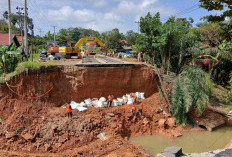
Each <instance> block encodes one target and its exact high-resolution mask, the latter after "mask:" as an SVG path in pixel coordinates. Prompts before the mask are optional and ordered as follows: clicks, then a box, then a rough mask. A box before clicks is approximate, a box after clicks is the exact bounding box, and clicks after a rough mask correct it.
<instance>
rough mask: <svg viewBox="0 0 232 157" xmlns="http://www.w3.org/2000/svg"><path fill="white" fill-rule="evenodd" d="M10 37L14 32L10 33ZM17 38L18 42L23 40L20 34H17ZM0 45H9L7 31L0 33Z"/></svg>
mask: <svg viewBox="0 0 232 157" xmlns="http://www.w3.org/2000/svg"><path fill="white" fill-rule="evenodd" d="M11 36H12V39H13V37H14V36H15V34H12V35H11ZM17 39H18V41H19V43H22V42H23V37H22V36H17ZM0 45H10V44H9V34H8V33H0Z"/></svg>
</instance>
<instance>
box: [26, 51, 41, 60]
mask: <svg viewBox="0 0 232 157" xmlns="http://www.w3.org/2000/svg"><path fill="white" fill-rule="evenodd" d="M39 55H40V54H39V53H35V54H33V61H34V62H35V61H39V59H40V57H39ZM28 60H29V61H32V54H30V57H29V58H28Z"/></svg>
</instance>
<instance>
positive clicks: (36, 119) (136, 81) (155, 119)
mask: <svg viewBox="0 0 232 157" xmlns="http://www.w3.org/2000/svg"><path fill="white" fill-rule="evenodd" d="M17 79H18V80H17ZM17 79H15V80H14V79H13V80H12V81H11V82H10V84H11V85H20V86H19V87H16V88H15V92H17V93H18V94H20V95H23V97H24V98H23V97H20V96H18V95H17V94H14V93H12V92H11V91H10V90H9V89H8V88H7V87H6V86H2V88H1V90H0V97H1V100H0V115H1V118H2V119H3V124H0V143H1V145H0V155H4V156H12V155H17V156H25V154H26V155H28V156H64V155H66V156H99V157H100V156H101V157H102V156H103V157H104V156H115V157H116V156H135V157H136V156H137V157H141V156H150V155H149V154H147V153H146V151H145V150H143V149H142V148H141V147H139V146H135V145H133V144H131V143H130V142H129V140H128V139H129V138H130V137H132V136H139V135H152V134H163V135H166V136H169V137H176V136H179V135H181V132H182V131H183V130H184V129H183V128H182V127H181V126H178V125H175V122H174V120H173V118H172V117H171V115H170V113H169V111H168V105H166V103H165V102H164V101H161V97H160V95H159V94H158V93H155V94H153V93H154V92H157V85H156V84H157V82H156V81H157V80H156V77H155V75H154V73H151V72H149V71H148V70H147V69H146V68H144V67H142V68H139V69H137V70H136V69H134V68H129V69H117V68H116V69H115V68H108V69H101V68H99V69H88V70H86V69H79V70H78V71H72V72H65V71H62V70H59V69H58V71H55V72H54V71H49V70H47V72H46V73H42V74H31V75H26V76H23V77H21V78H17ZM19 82H20V83H19ZM51 86H53V90H52V91H51V92H50V93H49V94H48V95H45V96H44V97H42V98H40V99H38V100H36V101H35V100H31V99H28V100H27V99H25V98H28V97H29V96H36V95H37V94H38V93H39V94H42V93H44V92H46V91H47V90H48V89H49V88H50V87H51ZM131 91H143V92H145V95H146V97H148V96H150V97H149V98H147V99H145V100H143V102H144V111H143V115H142V116H138V117H137V118H135V117H133V115H132V114H131V112H130V110H131V105H123V106H119V107H112V108H91V107H90V108H88V110H87V111H86V112H78V111H77V110H75V111H73V115H74V117H73V119H68V118H67V117H65V109H63V108H60V107H56V106H60V105H61V104H63V103H64V102H67V101H68V100H75V101H80V100H83V99H85V98H88V97H90V98H91V97H100V96H107V95H108V94H109V92H110V93H112V94H114V95H115V97H118V96H122V95H123V94H126V93H129V92H131ZM81 94H82V95H81ZM152 94H153V95H152ZM136 107H137V109H138V107H139V106H138V104H137V105H136ZM160 108H162V109H163V110H164V111H165V112H162V111H161V110H160ZM164 113H166V114H164ZM102 132H105V133H106V134H107V139H106V140H101V139H98V138H97V135H98V134H99V133H102Z"/></svg>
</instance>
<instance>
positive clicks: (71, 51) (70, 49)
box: [59, 37, 106, 58]
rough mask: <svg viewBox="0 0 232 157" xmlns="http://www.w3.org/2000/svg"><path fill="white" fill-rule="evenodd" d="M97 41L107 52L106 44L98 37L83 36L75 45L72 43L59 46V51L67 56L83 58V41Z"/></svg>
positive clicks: (103, 50)
mask: <svg viewBox="0 0 232 157" xmlns="http://www.w3.org/2000/svg"><path fill="white" fill-rule="evenodd" d="M89 42H91V43H93V42H94V43H97V44H98V45H100V46H101V51H102V52H105V53H106V48H105V46H104V44H103V43H102V42H101V41H100V40H99V39H98V38H97V37H88V38H81V39H80V40H79V41H78V42H77V43H76V44H75V45H74V46H73V45H72V44H69V46H66V47H59V53H61V54H62V53H63V54H65V58H71V56H78V58H81V57H82V55H81V50H80V46H81V45H82V44H83V43H89Z"/></svg>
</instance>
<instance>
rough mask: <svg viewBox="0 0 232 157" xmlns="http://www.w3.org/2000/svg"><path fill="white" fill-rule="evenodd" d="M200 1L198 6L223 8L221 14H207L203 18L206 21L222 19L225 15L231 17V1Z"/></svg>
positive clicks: (209, 9)
mask: <svg viewBox="0 0 232 157" xmlns="http://www.w3.org/2000/svg"><path fill="white" fill-rule="evenodd" d="M199 1H200V2H201V5H200V7H202V8H205V9H207V10H208V11H212V10H220V11H222V10H223V13H222V14H221V15H209V16H205V17H204V19H207V20H208V21H224V20H225V18H226V17H232V1H231V0H199Z"/></svg>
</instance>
